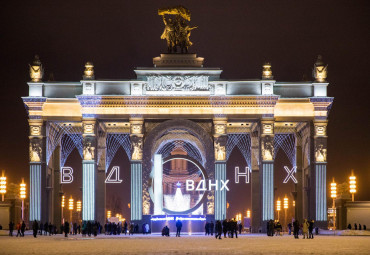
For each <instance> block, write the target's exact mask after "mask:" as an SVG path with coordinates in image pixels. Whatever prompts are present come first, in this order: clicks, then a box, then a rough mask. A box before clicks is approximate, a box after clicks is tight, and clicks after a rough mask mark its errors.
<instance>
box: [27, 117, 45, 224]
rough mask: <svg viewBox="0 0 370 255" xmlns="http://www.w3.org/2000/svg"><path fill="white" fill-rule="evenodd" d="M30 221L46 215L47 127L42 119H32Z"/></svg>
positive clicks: (40, 219)
mask: <svg viewBox="0 0 370 255" xmlns="http://www.w3.org/2000/svg"><path fill="white" fill-rule="evenodd" d="M29 127H30V136H29V139H30V145H29V160H30V221H33V220H37V221H42V220H45V217H46V211H47V210H46V209H47V208H46V207H47V205H46V203H45V201H46V187H45V185H46V183H45V182H46V164H45V158H46V148H45V145H46V143H45V136H44V135H45V128H44V123H43V121H42V120H40V119H30V120H29Z"/></svg>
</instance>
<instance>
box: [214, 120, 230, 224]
mask: <svg viewBox="0 0 370 255" xmlns="http://www.w3.org/2000/svg"><path fill="white" fill-rule="evenodd" d="M213 123H214V134H213V136H214V151H215V182H217V184H218V186H217V189H216V191H215V220H224V219H226V190H225V189H223V190H220V188H221V186H222V185H221V183H222V182H221V181H223V182H226V142H227V134H226V124H227V120H226V119H221V118H220V119H214V120H213Z"/></svg>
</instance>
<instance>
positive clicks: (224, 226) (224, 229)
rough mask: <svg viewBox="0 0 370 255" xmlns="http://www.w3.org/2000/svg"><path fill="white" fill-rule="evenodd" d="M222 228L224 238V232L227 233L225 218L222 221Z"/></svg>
mask: <svg viewBox="0 0 370 255" xmlns="http://www.w3.org/2000/svg"><path fill="white" fill-rule="evenodd" d="M222 230H223V232H224V238H226V234H227V220H226V219H224V220H223V221H222Z"/></svg>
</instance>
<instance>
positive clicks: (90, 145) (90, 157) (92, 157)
mask: <svg viewBox="0 0 370 255" xmlns="http://www.w3.org/2000/svg"><path fill="white" fill-rule="evenodd" d="M82 129H83V135H82V138H83V160H82V220H83V221H93V220H95V219H96V214H95V213H96V211H95V208H96V206H95V203H96V200H95V199H96V169H95V168H96V135H95V134H96V120H95V119H84V120H83V121H82Z"/></svg>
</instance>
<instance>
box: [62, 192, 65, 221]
mask: <svg viewBox="0 0 370 255" xmlns="http://www.w3.org/2000/svg"><path fill="white" fill-rule="evenodd" d="M64 206H65V196H64V195H63V196H62V224H64V216H63V211H64Z"/></svg>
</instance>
